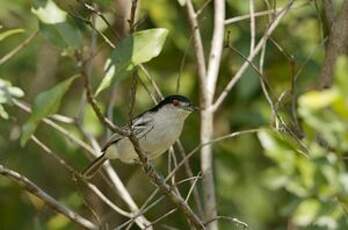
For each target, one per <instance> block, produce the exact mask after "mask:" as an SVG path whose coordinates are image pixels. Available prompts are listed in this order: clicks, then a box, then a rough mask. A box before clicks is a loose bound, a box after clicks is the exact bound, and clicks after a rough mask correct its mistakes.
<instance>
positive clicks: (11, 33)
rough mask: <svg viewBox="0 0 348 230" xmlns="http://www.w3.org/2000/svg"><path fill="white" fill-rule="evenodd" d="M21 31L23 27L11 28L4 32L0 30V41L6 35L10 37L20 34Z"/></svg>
mask: <svg viewBox="0 0 348 230" xmlns="http://www.w3.org/2000/svg"><path fill="white" fill-rule="evenodd" d="M23 32H24V30H23V29H12V30H6V31H4V32H1V33H0V42H1V41H2V40H4V39H5V38H7V37H10V36H12V35H15V34H20V33H23Z"/></svg>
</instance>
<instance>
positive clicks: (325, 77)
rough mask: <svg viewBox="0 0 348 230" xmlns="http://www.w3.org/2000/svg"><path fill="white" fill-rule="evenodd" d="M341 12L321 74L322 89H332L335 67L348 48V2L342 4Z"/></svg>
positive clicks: (332, 32) (346, 0)
mask: <svg viewBox="0 0 348 230" xmlns="http://www.w3.org/2000/svg"><path fill="white" fill-rule="evenodd" d="M342 4H343V5H342V7H341V12H340V14H339V15H338V16H337V19H336V20H335V23H334V24H333V25H332V28H331V31H330V35H329V43H328V46H327V49H326V54H325V60H324V63H323V65H322V66H323V67H322V69H321V72H320V87H321V88H328V87H331V85H332V82H333V74H334V67H335V64H336V59H337V57H338V56H339V55H341V54H344V52H345V51H346V49H347V47H348V0H345V1H344V2H343V3H342Z"/></svg>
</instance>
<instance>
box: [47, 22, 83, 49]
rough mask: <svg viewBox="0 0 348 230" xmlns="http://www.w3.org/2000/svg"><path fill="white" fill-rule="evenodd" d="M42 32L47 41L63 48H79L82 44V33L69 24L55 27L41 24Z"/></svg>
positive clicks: (65, 23)
mask: <svg viewBox="0 0 348 230" xmlns="http://www.w3.org/2000/svg"><path fill="white" fill-rule="evenodd" d="M40 31H41V33H42V34H43V35H44V36H45V38H46V39H48V40H49V41H51V42H52V43H53V44H55V45H56V46H59V47H61V48H67V47H71V48H76V49H77V48H79V47H80V45H81V43H82V35H81V33H80V31H79V30H78V29H77V28H75V27H74V26H73V25H72V24H70V23H68V22H62V23H58V24H55V25H50V24H44V23H40Z"/></svg>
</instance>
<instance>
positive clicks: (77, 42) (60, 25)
mask: <svg viewBox="0 0 348 230" xmlns="http://www.w3.org/2000/svg"><path fill="white" fill-rule="evenodd" d="M31 11H32V12H33V14H35V15H36V16H37V18H38V19H39V21H40V23H39V27H40V32H41V33H42V34H43V35H44V36H45V37H46V38H47V39H48V40H50V41H51V42H52V43H53V44H55V45H57V46H59V47H61V48H67V47H71V48H75V49H77V48H79V47H80V46H81V44H82V36H81V33H80V31H79V29H78V28H77V26H76V25H75V23H74V21H71V20H68V19H69V18H68V14H67V13H66V12H65V11H63V10H62V9H60V8H59V7H58V6H57V5H56V4H55V3H54V2H53V1H52V0H47V1H46V2H40V3H36V4H35V3H34V6H33V7H32V9H31Z"/></svg>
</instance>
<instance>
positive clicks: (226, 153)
mask: <svg viewBox="0 0 348 230" xmlns="http://www.w3.org/2000/svg"><path fill="white" fill-rule="evenodd" d="M42 2H45V1H33V3H31V1H24V0H13V1H6V0H1V1H0V26H1V30H0V87H4V86H6V87H7V88H8V89H11V90H10V95H11V96H10V98H12V97H13V98H19V100H20V101H21V102H23V103H24V102H25V103H28V104H30V105H32V104H33V102H34V100H35V97H36V96H37V95H38V94H39V93H40V92H43V91H46V90H48V89H50V88H52V87H53V86H55V85H56V84H57V83H58V82H62V81H63V80H66V79H68V78H70V77H72V76H76V74H78V73H79V72H80V65H81V63H79V62H78V61H76V53H75V51H74V50H75V49H76V48H79V49H85V50H89V51H90V50H92V51H91V53H92V56H93V58H92V61H90V62H89V66H88V72H89V76H90V79H91V85H92V88H93V91H95V90H96V89H97V88H98V86H99V84H100V82H101V81H102V79H103V78H104V77H105V76H107V73H106V72H108V71H109V70H110V68H109V69H107V71H106V70H105V68H104V66H105V63H106V61H107V59H108V58H109V57H110V56H111V52H112V48H111V47H110V46H109V44H108V43H107V42H106V41H105V39H104V38H103V37H102V36H101V34H98V33H96V32H94V30H92V29H91V27H90V26H88V25H87V24H86V23H85V22H84V21H83V20H82V19H83V18H88V17H89V16H90V14H91V13H90V12H89V11H88V10H86V9H85V8H84V7H83V6H82V5H81V3H80V2H78V1H68V0H66V1H64V0H63V1H61V0H57V1H55V2H56V4H54V3H53V2H51V1H49V2H51V4H53V5H54V6H55V7H60V8H61V10H63V11H65V12H68V13H69V16H68V21H66V22H64V23H65V24H64V23H62V24H64V25H61V26H60V27H59V29H57V28H52V26H51V24H49V23H48V24H47V23H46V24H45V22H44V21H42V17H46V19H47V20H50V16H52V17H53V16H54V15H50V14H48V15H44V13H42V12H39V11H38V10H37V9H38V6H39V5H40V4H42ZM94 2H95V3H96V4H97V6H96V7H97V8H98V9H99V10H100V12H102V13H103V14H104V15H105V17H106V18H107V20H108V21H109V23H110V26H111V27H110V26H108V25H106V24H105V23H104V22H103V21H102V20H101V19H100V18H99V17H95V18H94V25H93V26H94V27H95V28H97V30H98V31H102V33H103V35H104V36H106V37H108V38H109V40H110V41H111V42H112V43H114V42H115V43H116V41H117V38H116V36H115V33H117V34H118V36H120V37H121V38H122V37H124V35H125V33H126V32H125V31H126V30H125V29H124V28H125V27H126V26H125V25H127V24H128V22H127V21H124V20H123V14H124V12H123V11H122V9H123V8H122V4H120V3H119V2H122V1H111V0H98V1H94ZM179 2H181V1H165V0H151V1H150V0H148V1H147V0H143V1H140V5H139V8H138V14H137V22H136V24H137V30H138V31H139V30H144V29H150V28H166V29H168V32H169V33H168V35H167V37H166V39H165V42H164V45H163V48H162V51H161V53H160V54H159V56H158V57H155V58H153V59H152V60H151V61H149V62H147V63H146V64H145V67H146V69H147V70H148V72H149V74H150V75H151V77H152V79H153V80H154V81H155V82H156V83H157V84H158V87H159V88H160V90H161V92H162V93H163V94H164V95H169V94H174V93H176V92H177V90H178V92H179V93H180V94H182V95H185V96H187V97H189V98H191V99H192V101H193V102H194V103H195V104H197V105H198V104H199V91H198V90H199V83H198V77H197V65H196V62H195V55H194V51H193V47H192V46H193V45H192V37H191V35H192V33H191V31H190V27H189V24H188V20H187V15H186V10H185V9H184V8H183V7H182V6H181V5H180V3H179ZM193 2H194V5H195V8H196V9H200V8H201V7H202V6H204V3H205V1H204V0H202V1H201V0H197V1H193ZM267 2H270V3H269V5H267ZM287 2H288V1H285V0H284V1H262V0H257V1H255V11H256V12H259V11H265V10H267V9H268V7H271V8H278V7H283V6H284V5H285V4H286V3H287ZM340 2H341V1H337V7H338V6H339V4H340ZM35 4H36V5H35ZM248 13H249V4H248V1H241V0H239V1H235V0H234V1H232V0H230V1H226V18H227V19H228V18H232V17H235V16H240V15H245V14H248ZM42 15H44V16H42ZM55 16H56V15H55ZM212 17H213V4H212V3H210V4H208V5H207V6H206V7H205V8H203V9H202V11H201V13H200V14H199V16H198V20H199V24H200V27H201V33H202V40H203V46H204V47H205V50H207V51H208V50H209V47H210V41H211V34H212V29H213V24H212ZM40 20H41V21H40ZM52 20H53V19H52ZM269 20H272V15H271V14H266V15H263V16H258V17H256V38H257V39H260V38H261V36H262V35H263V33H264V31H265V29H266V28H267V25H268V23H269ZM39 21H40V22H39ZM46 22H47V21H46ZM328 28H329V25H328V22H327V20H326V17H325V15H324V11H323V8H322V6H321V4H320V3H319V1H306V0H298V1H295V3H294V5H293V6H292V8H291V9H290V10H289V12H288V14H287V15H286V16H285V17H284V18H283V19H282V21H281V23H280V24H279V26H278V27H277V29H276V30H275V31H274V33H273V35H272V41H268V43H267V46H266V49H265V53H264V60H263V62H264V63H263V66H262V67H263V71H262V72H263V75H264V77H265V78H266V79H267V82H268V86H269V92H270V94H271V96H272V97H273V98H274V102H275V104H276V107H277V108H276V109H277V111H276V112H277V116H276V118H275V116H272V110H271V107H270V105H269V103H268V102H267V100H266V99H265V96H264V94H263V91H262V89H261V85H260V76H259V73H257V72H256V71H255V70H254V69H253V68H249V69H248V70H247V71H246V72H245V73H244V75H243V76H242V78H241V79H240V81H239V82H238V83H237V85H236V86H235V87H234V88H233V89H232V90H231V92H230V94H229V95H228V96H227V98H226V100H225V101H224V102H223V104H222V105H221V107H220V108H219V110H218V112H217V113H216V117H215V130H214V137H219V136H223V135H226V134H229V133H232V132H236V131H241V130H247V129H258V128H260V131H258V132H254V133H251V134H243V135H240V136H237V137H234V138H231V139H226V140H224V141H221V142H218V143H216V144H214V146H213V151H214V172H215V175H214V177H215V180H216V192H217V202H218V213H219V215H223V216H231V217H235V218H237V219H239V220H241V221H243V222H245V223H247V224H248V225H249V227H250V229H297V228H296V226H302V227H305V228H304V229H319V228H322V229H328V228H331V229H346V228H347V227H348V222H347V218H346V215H347V214H346V211H347V208H348V199H347V193H348V174H347V171H346V158H345V157H346V155H347V151H348V139H347V138H348V136H347V128H348V127H347V124H348V123H347V119H348V109H347V108H348V106H347V101H348V94H347V92H348V88H347V87H348V78H347V73H348V61H347V59H345V58H344V57H341V58H340V59H339V61H338V62H337V65H336V72H335V83H334V86H333V87H332V88H330V89H327V90H324V91H321V92H319V91H315V89H316V86H317V84H318V75H319V73H320V69H321V64H322V62H323V59H324V54H325V41H326V39H327V38H326V35H327V32H328ZM37 30H39V32H38V33H36V32H35V31H37ZM31 36H32V39H30V41H28V43H27V44H25V45H23V47H20V51H19V52H18V53H16V55H15V56H13V57H11V58H10V59H8V60H4V59H3V57H5V56H6V55H7V54H8V53H9V52H11V51H12V50H13V49H14V48H15V47H16V46H18V44H20V43H22V42H23V41H24V40H26V39H27V38H28V37H31ZM225 43H226V48H225V49H224V51H223V56H222V63H221V69H220V73H219V79H218V84H217V94H220V93H221V91H222V90H223V88H224V87H225V85H226V84H227V83H228V81H229V80H230V79H231V78H232V77H233V75H234V74H235V73H236V71H237V70H238V69H239V67H240V65H241V64H242V63H243V62H244V59H243V57H241V55H240V54H238V53H236V52H235V51H234V50H233V48H234V49H237V50H238V51H239V52H240V53H242V54H243V55H245V56H247V55H248V52H249V49H250V21H249V19H248V18H246V19H244V20H239V21H236V22H233V23H228V24H227V23H226V33H225ZM81 47H82V48H81ZM231 47H233V48H231ZM1 58H2V59H1ZM254 63H255V65H256V66H257V67H259V63H260V56H258V57H257V58H256V59H255V60H254ZM117 71H119V70H118V69H117ZM138 73H139V76H140V78H142V79H143V82H144V84H145V85H146V88H147V89H148V90H149V91H151V92H153V91H154V90H153V86H152V84H151V82H149V81H148V80H146V79H147V78H146V76H145V73H144V71H141V70H139V71H138ZM109 74H110V72H109ZM130 76H131V75H127V74H117V75H116V76H115V80H114V81H113V83H112V87H107V88H105V89H104V90H103V91H101V92H100V94H99V95H98V97H97V99H98V102H99V106H100V107H101V108H102V110H103V111H104V112H105V114H107V113H108V114H110V113H113V117H114V119H113V120H114V122H115V123H116V124H120V125H122V124H125V123H126V122H127V118H128V109H129V102H130V87H131V83H132V80H131V77H130ZM5 81H6V82H5ZM178 81H179V83H180V84H178ZM9 82H10V83H9ZM9 84H12V86H14V87H17V88H9ZM178 86H179V87H178ZM83 95H84V88H83V81H82V80H81V79H80V78H77V79H76V80H74V81H73V82H72V85H71V86H70V88H69V90H68V91H67V92H66V94H65V95H64V97H63V98H62V100H61V103H60V106H59V110H58V113H59V114H63V115H65V116H68V117H71V118H74V119H75V121H74V122H76V124H77V125H75V124H66V122H65V123H64V122H59V121H57V123H59V124H60V125H61V126H63V127H64V128H65V129H67V130H68V132H69V133H70V134H71V135H74V136H76V137H78V138H80V139H82V140H84V141H85V142H86V143H90V140H91V139H90V138H89V137H90V136H92V137H95V138H96V140H97V141H98V143H99V144H103V143H104V142H105V141H106V137H107V131H106V129H105V127H104V126H103V125H102V124H101V123H100V122H99V121H98V119H97V117H96V116H95V114H94V112H93V110H92V109H91V107H90V106H89V105H86V102H85V97H84V96H83ZM8 98H9V96H8V95H7V94H6V95H4V94H1V91H0V105H1V107H0V115H1V117H2V118H1V120H0V164H1V165H4V166H7V167H9V168H11V169H14V170H16V171H18V172H20V173H22V174H23V175H26V176H27V177H28V178H30V179H31V180H32V181H34V182H35V183H36V184H37V185H39V186H40V187H41V188H43V189H44V190H45V191H46V192H47V193H49V194H50V195H52V196H53V197H55V198H56V199H58V200H59V201H61V202H62V203H64V204H66V205H67V206H69V207H70V208H72V209H74V210H76V211H78V212H79V213H80V214H81V215H83V216H89V217H90V218H92V219H93V218H94V216H93V215H94V214H93V213H91V212H90V210H89V207H88V206H93V209H94V210H96V212H97V213H98V216H99V217H100V218H101V220H100V221H101V222H107V223H108V225H107V226H105V227H106V229H108V228H113V227H115V226H116V225H118V224H120V223H122V222H124V221H126V220H127V218H125V217H122V216H121V215H119V214H117V213H116V212H114V211H112V210H111V209H110V208H109V207H108V206H106V205H105V204H104V203H102V202H100V201H99V200H98V198H97V197H96V196H95V195H94V194H93V193H91V192H89V191H88V190H86V189H85V188H83V186H80V185H79V184H78V183H76V182H74V181H73V180H72V176H71V174H70V173H69V172H68V171H66V170H65V169H64V168H63V167H62V166H61V165H60V164H59V163H57V161H56V160H55V159H54V158H52V157H51V156H49V155H48V154H46V153H45V152H44V151H43V150H42V148H40V147H39V146H38V145H37V144H35V143H34V142H33V141H32V140H29V141H28V142H27V143H26V145H24V146H21V145H20V139H21V133H22V132H21V130H22V126H23V124H24V123H25V122H26V121H27V119H28V118H29V114H28V113H27V112H25V111H24V110H22V109H20V108H19V107H18V106H16V105H14V104H13V102H11V100H10V99H8ZM48 101H49V100H48ZM110 104H111V105H112V106H111V108H110ZM150 106H153V101H152V99H151V96H150V95H149V94H148V92H147V90H146V89H145V88H144V87H143V85H142V84H140V83H139V84H138V86H137V97H136V104H135V111H136V114H138V113H140V112H142V111H144V110H145V109H146V108H149V107H150ZM199 119H200V118H199V114H198V113H196V114H192V115H191V116H190V117H189V118H188V120H187V122H186V125H185V128H184V132H183V134H182V137H181V140H182V143H183V146H184V148H185V150H186V151H187V152H188V151H190V150H191V149H193V148H194V147H196V146H197V145H198V144H199V140H200V138H199V135H200V134H199ZM68 123H69V122H68ZM276 128H277V129H276ZM81 130H83V132H81ZM83 133H84V134H85V135H83ZM35 136H36V137H37V138H38V139H39V140H41V141H42V142H44V143H45V145H47V146H49V147H50V148H51V149H52V150H53V151H54V153H55V154H58V155H59V156H60V157H62V158H63V159H65V160H66V161H67V162H68V163H69V164H70V165H71V166H73V167H74V168H75V169H76V170H77V171H81V170H82V169H83V168H84V167H86V166H87V165H88V163H89V162H90V161H89V159H88V158H87V157H86V150H85V149H83V148H81V147H80V146H78V145H76V144H75V143H73V142H71V141H69V140H68V139H67V138H65V137H64V136H63V135H61V134H60V133H59V132H57V130H55V129H53V128H52V127H50V126H48V125H47V124H44V123H42V122H41V123H40V124H39V125H38V127H37V129H36V131H35ZM92 144H93V143H92ZM177 157H178V159H181V156H180V155H178V156H177ZM199 162H200V158H199V153H198V152H197V153H196V154H195V155H194V156H193V157H192V158H191V159H190V165H191V166H192V170H193V173H194V175H197V174H198V173H199V170H200V163H199ZM112 165H113V166H114V168H115V169H116V171H117V173H118V174H119V176H120V178H121V179H122V181H123V182H124V183H125V185H126V187H127V189H128V191H129V193H130V194H131V195H132V196H133V198H134V199H135V201H136V202H137V203H138V204H139V205H140V206H141V204H143V203H144V201H145V200H146V199H147V198H148V197H149V195H150V194H151V192H152V191H153V190H154V189H155V186H154V185H153V184H152V183H151V182H150V180H149V179H148V178H147V177H146V176H145V175H144V172H143V170H142V169H141V167H139V166H136V165H125V164H122V163H120V162H118V161H114V162H112ZM155 167H156V169H158V171H160V172H161V173H162V174H165V175H166V174H167V172H168V156H167V155H166V156H163V157H161V158H160V159H158V160H156V161H155ZM186 177H187V175H186V174H185V170H180V171H179V173H178V175H177V178H176V180H177V181H179V180H181V179H184V178H186ZM93 182H94V183H95V184H98V185H99V187H100V188H101V190H103V191H104V192H105V193H106V194H110V196H109V197H111V199H112V200H113V201H114V202H115V203H116V204H118V205H119V206H120V207H122V208H124V209H127V205H126V204H125V203H123V201H122V200H121V199H120V198H119V197H118V196H117V195H115V192H113V191H112V189H111V188H110V187H109V186H108V185H107V184H106V183H104V182H103V180H102V179H101V176H100V175H99V176H97V177H96V178H94V179H93ZM197 184H198V185H197V187H198V190H200V189H201V187H200V186H201V184H200V183H199V180H198V183H197ZM179 188H180V190H181V191H182V192H183V193H184V194H186V193H187V192H188V190H189V188H190V183H187V182H184V183H182V184H180V185H179ZM0 193H1V195H0V229H28V227H29V228H30V229H76V225H75V224H74V223H72V222H70V221H69V220H68V219H67V218H65V217H64V216H62V215H60V214H57V213H55V212H53V211H52V210H51V209H49V208H48V207H46V206H45V205H44V204H43V202H41V201H40V200H38V199H37V198H35V197H34V196H32V195H30V194H29V193H28V192H25V191H23V189H22V188H21V187H20V186H18V185H16V184H14V183H13V182H11V181H10V180H8V179H7V178H5V177H0ZM158 197H160V195H157V198H158ZM87 204H88V205H87ZM190 204H192V207H193V209H195V208H196V207H195V202H193V200H192V198H191V199H190ZM173 207H174V206H173V205H172V203H171V202H170V201H169V200H167V199H164V200H163V201H161V202H159V203H158V204H157V205H156V206H155V207H153V208H152V209H150V210H149V211H148V212H147V213H146V214H145V216H146V217H147V218H148V219H149V220H154V219H156V218H158V217H159V216H161V215H162V214H163V213H166V212H167V211H169V210H170V209H171V208H173ZM167 225H168V226H173V227H176V228H179V229H186V228H187V225H186V221H185V219H184V217H183V216H182V215H181V214H180V213H174V214H172V215H171V216H170V217H168V218H165V219H163V220H161V221H160V222H158V223H157V224H156V226H155V229H162V228H163V229H164V228H165V226H167ZM219 225H220V226H221V229H241V226H239V225H238V224H235V223H231V222H229V221H226V220H221V221H220V222H219ZM133 228H134V229H135V228H136V226H135V225H134V226H133Z"/></svg>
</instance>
